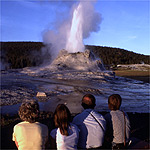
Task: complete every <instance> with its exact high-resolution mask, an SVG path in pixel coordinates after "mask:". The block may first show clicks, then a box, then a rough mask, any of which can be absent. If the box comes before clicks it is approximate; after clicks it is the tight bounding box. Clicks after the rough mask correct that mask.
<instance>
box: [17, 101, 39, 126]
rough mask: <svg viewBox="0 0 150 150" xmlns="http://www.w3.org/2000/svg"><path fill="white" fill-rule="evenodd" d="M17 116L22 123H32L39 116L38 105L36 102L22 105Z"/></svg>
mask: <svg viewBox="0 0 150 150" xmlns="http://www.w3.org/2000/svg"><path fill="white" fill-rule="evenodd" d="M18 114H19V116H20V118H21V120H23V121H28V122H30V123H34V122H36V121H37V118H38V116H39V104H38V102H36V101H28V102H24V103H22V105H21V106H20V108H19V111H18Z"/></svg>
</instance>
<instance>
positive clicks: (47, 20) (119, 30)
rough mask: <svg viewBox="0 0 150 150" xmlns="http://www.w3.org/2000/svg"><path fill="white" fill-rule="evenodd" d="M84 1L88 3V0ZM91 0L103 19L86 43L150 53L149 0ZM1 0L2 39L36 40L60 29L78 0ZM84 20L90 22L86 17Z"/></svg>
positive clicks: (41, 40) (41, 39) (0, 26)
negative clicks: (50, 31) (46, 33)
mask: <svg viewBox="0 0 150 150" xmlns="http://www.w3.org/2000/svg"><path fill="white" fill-rule="evenodd" d="M82 1H84V3H85V5H86V0H82ZM88 1H90V0H88ZM91 1H92V4H93V7H94V11H95V12H96V13H98V14H99V16H100V20H99V21H98V23H99V24H98V28H97V29H96V30H94V29H93V31H92V32H90V34H89V35H88V36H86V37H85V38H84V40H83V42H84V44H85V45H96V46H108V47H116V48H122V49H125V50H128V51H133V52H135V53H139V54H144V55H150V44H149V43H150V2H149V0H97V1H96V0H91ZM0 2H1V3H0V7H1V13H0V15H1V24H0V28H1V35H0V41H35V42H39V41H40V42H43V41H44V38H43V37H44V34H45V32H47V31H49V30H53V31H56V30H57V29H58V28H57V27H58V26H61V25H62V24H63V20H67V18H68V17H69V14H70V12H71V10H72V8H73V7H74V4H75V3H77V1H75V0H72V1H69V0H53V1H52V0H32V1H30V0H1V1H0ZM88 14H89V13H88ZM88 14H87V15H88ZM84 21H85V22H86V19H85V20H84ZM94 22H96V20H94ZM64 31H65V29H64ZM49 38H51V37H49Z"/></svg>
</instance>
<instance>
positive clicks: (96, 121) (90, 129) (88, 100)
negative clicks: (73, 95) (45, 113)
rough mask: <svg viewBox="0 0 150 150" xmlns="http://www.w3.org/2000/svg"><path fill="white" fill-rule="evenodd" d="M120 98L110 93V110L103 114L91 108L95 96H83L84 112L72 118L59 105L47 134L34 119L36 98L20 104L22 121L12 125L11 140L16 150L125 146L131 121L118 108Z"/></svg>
mask: <svg viewBox="0 0 150 150" xmlns="http://www.w3.org/2000/svg"><path fill="white" fill-rule="evenodd" d="M121 102H122V98H121V96H120V95H118V94H113V95H111V96H109V98H108V107H109V109H110V110H111V111H110V112H109V113H107V114H106V115H105V116H103V115H101V114H100V113H98V112H97V111H95V110H94V108H95V106H96V99H95V97H94V96H93V95H91V94H86V95H84V96H83V98H82V103H81V105H82V107H83V108H84V110H83V112H82V113H80V114H78V115H76V116H75V117H74V118H73V119H72V117H71V113H70V111H69V109H68V107H67V106H66V105H65V104H58V105H57V107H56V109H55V112H54V123H55V127H56V128H55V129H53V130H52V131H50V135H48V133H49V132H48V127H47V126H46V125H44V124H42V123H39V122H38V121H37V119H38V116H39V105H38V102H36V101H29V102H26V103H23V104H22V105H21V106H20V108H19V116H20V118H21V120H22V122H21V123H18V124H16V125H15V126H14V130H13V141H15V144H16V146H17V148H18V149H19V150H28V149H29V150H42V149H47V148H50V149H58V150H76V149H105V148H106V149H125V147H126V145H127V143H128V142H129V136H130V122H129V118H128V115H127V114H126V113H125V112H123V111H121V110H120V106H121Z"/></svg>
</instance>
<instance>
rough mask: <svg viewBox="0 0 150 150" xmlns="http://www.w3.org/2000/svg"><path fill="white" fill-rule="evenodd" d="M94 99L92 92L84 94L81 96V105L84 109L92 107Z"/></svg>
mask: <svg viewBox="0 0 150 150" xmlns="http://www.w3.org/2000/svg"><path fill="white" fill-rule="evenodd" d="M95 102H96V99H95V97H94V96H93V95H92V94H86V95H84V96H83V98H82V106H83V108H84V109H94V107H95V106H96V104H95Z"/></svg>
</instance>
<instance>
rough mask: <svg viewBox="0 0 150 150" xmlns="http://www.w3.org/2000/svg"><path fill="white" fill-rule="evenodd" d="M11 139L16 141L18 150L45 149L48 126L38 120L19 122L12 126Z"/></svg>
mask: <svg viewBox="0 0 150 150" xmlns="http://www.w3.org/2000/svg"><path fill="white" fill-rule="evenodd" d="M12 140H13V141H15V140H16V141H17V143H18V146H19V147H18V150H31V149H32V150H41V149H45V143H46V141H47V140H48V128H47V126H46V125H44V124H41V123H39V122H35V123H29V122H26V121H24V122H21V123H18V124H17V125H15V126H14V132H13V138H12Z"/></svg>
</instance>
